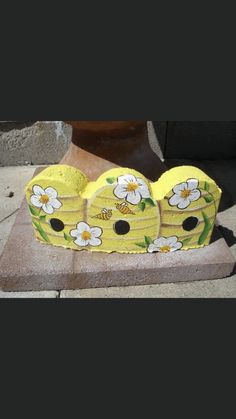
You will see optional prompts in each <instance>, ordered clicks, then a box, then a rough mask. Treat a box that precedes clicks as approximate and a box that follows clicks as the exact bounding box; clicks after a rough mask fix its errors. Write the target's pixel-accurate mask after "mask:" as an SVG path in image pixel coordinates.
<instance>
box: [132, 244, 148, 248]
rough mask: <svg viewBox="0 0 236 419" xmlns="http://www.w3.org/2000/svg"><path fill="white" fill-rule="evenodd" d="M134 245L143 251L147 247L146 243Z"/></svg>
mask: <svg viewBox="0 0 236 419" xmlns="http://www.w3.org/2000/svg"><path fill="white" fill-rule="evenodd" d="M135 244H136V246H139V247H142V248H144V249H146V247H147V245H146V243H135Z"/></svg>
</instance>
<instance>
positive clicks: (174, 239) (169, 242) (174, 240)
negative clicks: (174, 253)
mask: <svg viewBox="0 0 236 419" xmlns="http://www.w3.org/2000/svg"><path fill="white" fill-rule="evenodd" d="M177 242H178V237H176V236H173V237H168V238H167V239H166V244H167V246H170V247H172V246H174V245H176V243H177Z"/></svg>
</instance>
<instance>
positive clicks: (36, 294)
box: [0, 291, 59, 299]
mask: <svg viewBox="0 0 236 419" xmlns="http://www.w3.org/2000/svg"><path fill="white" fill-rule="evenodd" d="M2 298H13V299H16V298H59V292H58V291H39V292H3V291H0V299H2Z"/></svg>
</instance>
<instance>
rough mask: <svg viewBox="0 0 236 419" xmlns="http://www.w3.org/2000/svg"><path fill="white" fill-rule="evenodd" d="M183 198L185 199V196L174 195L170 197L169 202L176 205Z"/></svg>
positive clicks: (173, 205)
mask: <svg viewBox="0 0 236 419" xmlns="http://www.w3.org/2000/svg"><path fill="white" fill-rule="evenodd" d="M182 199H183V198H181V196H180V195H173V196H172V197H171V198H170V199H169V204H170V205H171V206H172V207H175V206H176V205H178V204H179V203H180V202H181V201H182Z"/></svg>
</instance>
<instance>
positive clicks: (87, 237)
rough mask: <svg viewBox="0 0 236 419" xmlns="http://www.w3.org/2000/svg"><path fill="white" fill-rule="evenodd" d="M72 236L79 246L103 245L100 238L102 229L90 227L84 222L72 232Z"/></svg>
mask: <svg viewBox="0 0 236 419" xmlns="http://www.w3.org/2000/svg"><path fill="white" fill-rule="evenodd" d="M70 235H71V237H74V238H76V240H75V241H74V243H75V244H77V245H78V246H82V247H85V246H100V244H101V243H102V240H101V239H100V238H99V237H100V236H101V235H102V229H101V228H99V227H90V226H89V225H88V224H87V223H84V222H83V221H82V222H81V223H78V224H77V228H76V230H71V232H70Z"/></svg>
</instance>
